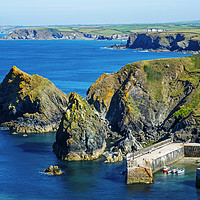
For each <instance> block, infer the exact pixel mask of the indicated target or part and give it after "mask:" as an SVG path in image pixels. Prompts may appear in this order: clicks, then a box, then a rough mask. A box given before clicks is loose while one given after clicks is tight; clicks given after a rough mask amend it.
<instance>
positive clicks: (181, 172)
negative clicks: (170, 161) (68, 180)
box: [176, 168, 185, 174]
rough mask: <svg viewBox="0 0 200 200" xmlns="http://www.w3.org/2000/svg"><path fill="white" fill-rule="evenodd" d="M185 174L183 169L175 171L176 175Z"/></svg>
mask: <svg viewBox="0 0 200 200" xmlns="http://www.w3.org/2000/svg"><path fill="white" fill-rule="evenodd" d="M184 172H185V169H184V168H183V169H178V170H177V171H176V173H177V174H183V173H184Z"/></svg>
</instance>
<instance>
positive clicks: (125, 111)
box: [87, 54, 200, 153]
mask: <svg viewBox="0 0 200 200" xmlns="http://www.w3.org/2000/svg"><path fill="white" fill-rule="evenodd" d="M199 68H200V54H198V55H193V56H189V57H183V58H170V59H158V60H148V61H140V62H135V63H132V64H127V65H126V66H124V67H123V68H122V69H120V70H119V71H118V72H116V73H111V74H104V75H102V76H101V77H100V78H99V79H98V80H97V81H96V82H95V84H92V85H91V87H90V88H89V90H88V92H87V100H88V102H89V103H90V104H91V105H93V106H94V107H95V108H96V109H97V110H98V111H99V112H100V113H101V114H102V115H104V116H105V118H106V119H107V120H108V121H109V123H110V124H109V125H110V126H111V128H112V130H115V131H117V132H118V133H119V134H121V135H122V136H123V137H124V141H121V142H119V143H118V148H120V149H121V150H122V152H123V153H125V152H126V151H131V149H132V147H131V146H132V143H130V145H129V146H130V148H128V149H127V148H126V144H128V143H129V141H128V138H127V135H128V134H127V133H128V132H129V131H131V134H132V136H133V137H134V138H136V140H137V141H139V142H140V143H141V144H142V145H143V146H145V145H148V144H149V143H152V142H155V141H158V140H159V139H161V138H164V137H166V136H167V135H169V133H171V134H173V135H174V139H175V141H186V140H187V139H191V140H192V141H193V142H196V141H199V138H200V130H199V127H200V126H199V125H200V123H199V122H200V119H199V116H200V115H199V114H200V107H199V105H200V95H199V94H200V90H199V80H200V76H199V72H200V70H199ZM129 138H132V137H129Z"/></svg>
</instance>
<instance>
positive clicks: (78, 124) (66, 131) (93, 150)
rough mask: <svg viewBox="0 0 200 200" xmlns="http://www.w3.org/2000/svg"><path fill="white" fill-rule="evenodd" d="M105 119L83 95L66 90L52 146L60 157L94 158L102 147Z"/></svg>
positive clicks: (66, 158) (100, 152) (105, 127)
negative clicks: (66, 101)
mask: <svg viewBox="0 0 200 200" xmlns="http://www.w3.org/2000/svg"><path fill="white" fill-rule="evenodd" d="M107 132H108V127H107V123H106V121H105V120H104V119H102V118H101V117H100V115H99V113H98V112H97V111H96V110H95V108H94V107H93V106H91V105H90V104H89V103H88V102H87V101H86V100H85V99H83V98H82V97H81V96H80V95H78V94H76V93H70V94H69V103H68V106H67V110H66V112H65V114H64V115H63V117H62V120H61V123H60V126H59V129H58V131H57V134H56V142H55V143H54V145H53V150H54V152H55V153H56V155H57V156H58V157H59V158H61V159H63V160H68V161H72V160H76V161H78V160H94V159H97V158H99V156H100V155H101V154H102V153H103V152H104V150H105V148H106V142H105V138H106V135H107Z"/></svg>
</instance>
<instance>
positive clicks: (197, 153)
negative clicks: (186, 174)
mask: <svg viewBox="0 0 200 200" xmlns="http://www.w3.org/2000/svg"><path fill="white" fill-rule="evenodd" d="M184 154H185V157H200V144H194V143H191V144H190V143H189V144H186V145H184Z"/></svg>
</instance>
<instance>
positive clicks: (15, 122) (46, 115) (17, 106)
mask: <svg viewBox="0 0 200 200" xmlns="http://www.w3.org/2000/svg"><path fill="white" fill-rule="evenodd" d="M67 102H68V97H67V95H66V94H64V93H63V92H62V91H60V90H59V89H58V88H56V87H55V86H54V85H53V83H52V82H50V81H49V80H48V79H46V78H43V77H41V76H38V75H33V76H31V75H28V74H26V73H25V72H22V71H21V70H19V69H18V68H17V67H16V66H14V67H13V68H12V69H11V70H10V72H9V73H8V74H7V75H6V77H5V78H4V80H3V82H2V83H1V85H0V112H1V117H0V122H1V125H3V126H8V127H10V129H11V130H12V131H14V132H21V133H32V132H33V133H41V132H51V131H56V130H57V128H58V125H59V121H60V119H61V116H62V113H63V112H64V110H65V109H66V105H67Z"/></svg>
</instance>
